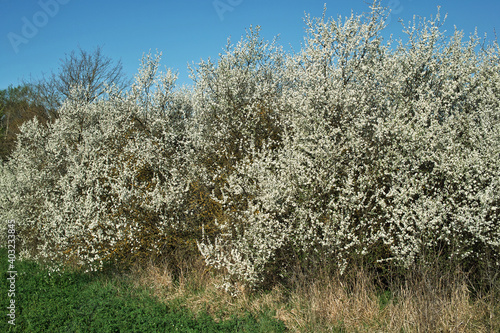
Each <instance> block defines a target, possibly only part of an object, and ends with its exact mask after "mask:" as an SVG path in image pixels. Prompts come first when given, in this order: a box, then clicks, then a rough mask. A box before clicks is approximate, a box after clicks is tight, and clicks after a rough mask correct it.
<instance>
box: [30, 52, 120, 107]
mask: <svg viewBox="0 0 500 333" xmlns="http://www.w3.org/2000/svg"><path fill="white" fill-rule="evenodd" d="M106 85H115V86H116V87H117V88H118V89H119V90H122V89H124V88H126V87H127V86H128V85H129V81H128V80H127V78H126V77H125V74H124V72H123V66H122V63H121V61H118V62H115V61H113V60H112V59H111V58H109V57H106V56H104V55H103V53H102V47H101V46H97V47H96V49H95V50H94V51H93V52H88V51H85V50H83V49H81V48H78V51H74V50H73V51H72V52H71V53H70V54H66V56H65V58H64V59H61V65H60V67H59V71H58V72H57V73H54V72H52V74H51V75H50V76H49V77H48V78H47V77H44V78H43V79H41V80H40V81H38V82H36V83H34V84H33V86H34V88H35V90H36V93H37V95H38V97H39V98H40V99H41V102H42V103H43V105H45V107H46V108H47V110H50V111H55V110H57V108H58V107H59V106H60V105H61V104H62V102H63V101H64V100H65V99H66V98H68V97H70V96H71V91H72V89H73V88H75V87H78V88H79V89H80V92H81V94H82V96H80V97H83V100H85V101H86V102H92V101H94V100H95V99H97V98H99V97H100V96H101V95H103V94H104V93H105V87H106Z"/></svg>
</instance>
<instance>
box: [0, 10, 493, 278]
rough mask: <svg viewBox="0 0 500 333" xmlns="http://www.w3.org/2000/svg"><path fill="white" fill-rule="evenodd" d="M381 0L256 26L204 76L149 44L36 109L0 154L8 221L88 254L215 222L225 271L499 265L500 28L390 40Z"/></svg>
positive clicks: (212, 255)
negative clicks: (128, 65)
mask: <svg viewBox="0 0 500 333" xmlns="http://www.w3.org/2000/svg"><path fill="white" fill-rule="evenodd" d="M379 3H380V2H379V1H375V2H374V6H373V7H372V12H371V13H368V14H364V15H360V16H354V15H352V16H351V17H350V18H346V19H344V20H342V19H341V18H338V19H337V20H333V19H326V18H325V16H323V17H322V18H319V19H311V18H306V26H307V37H306V39H305V43H304V47H303V49H302V50H301V52H299V53H297V54H292V55H286V54H284V53H283V51H282V49H281V48H279V47H277V46H276V45H275V42H273V43H266V42H264V41H262V39H261V38H260V37H259V28H258V27H257V28H256V29H254V28H250V30H249V33H248V34H247V36H246V38H245V39H242V40H241V41H240V42H239V43H238V44H237V45H235V46H234V45H231V44H230V43H228V46H227V50H226V52H225V53H224V54H221V55H220V57H219V60H218V62H217V63H214V62H212V61H210V60H208V61H204V62H201V63H200V64H199V65H198V66H197V67H196V68H195V69H192V78H193V80H194V82H195V84H194V87H193V88H192V90H186V89H185V90H177V91H174V90H173V85H174V82H175V76H174V75H173V74H172V73H170V72H168V73H167V74H165V75H163V76H159V75H157V68H158V61H159V58H153V57H151V56H147V57H145V59H144V61H143V67H142V69H141V70H140V72H139V75H138V77H137V79H136V84H135V85H134V86H133V87H132V88H131V89H130V91H129V92H128V93H126V94H118V93H116V92H114V91H113V89H112V88H110V90H109V93H108V95H107V98H106V99H103V100H100V101H97V102H94V103H90V104H89V103H84V102H79V99H78V98H73V99H70V101H68V102H67V103H66V104H65V105H64V106H63V108H62V109H61V110H60V111H59V113H60V118H59V119H57V120H56V121H55V122H54V123H52V124H49V125H48V127H47V128H45V127H43V126H40V125H38V124H37V123H36V121H33V122H30V123H27V124H25V125H24V127H23V128H22V133H21V135H20V136H19V141H18V147H17V150H16V151H15V153H14V155H13V156H12V159H11V160H10V161H9V162H8V163H7V164H6V165H3V166H1V168H0V172H1V178H0V202H1V204H2V207H6V209H4V210H3V211H2V212H1V214H2V216H1V219H2V221H6V220H8V219H10V218H16V219H17V220H18V221H20V222H21V223H22V228H20V229H19V232H20V233H21V234H22V237H23V240H24V242H25V244H27V245H30V246H32V247H34V248H36V249H37V251H36V253H38V254H39V256H40V257H46V258H51V259H68V258H75V259H77V260H79V261H80V262H81V263H83V264H86V265H89V266H90V267H93V268H97V267H99V265H101V264H102V262H103V260H106V259H108V258H111V257H113V255H115V252H116V251H130V252H131V253H135V252H148V251H151V252H154V253H158V254H162V253H163V252H162V249H163V246H164V242H165V239H166V237H167V236H168V234H169V233H171V232H174V231H176V230H188V231H189V229H190V228H192V229H193V228H194V229H196V228H199V229H200V230H201V228H202V226H204V227H205V231H206V233H205V234H204V235H203V236H201V235H200V238H198V239H195V240H196V241H197V242H198V248H199V250H200V252H201V254H202V255H203V256H204V257H205V259H206V262H207V263H208V264H209V265H212V266H214V267H216V268H219V269H222V270H224V271H225V272H226V273H227V277H228V280H227V283H226V284H225V285H226V286H228V287H229V286H231V283H233V282H235V281H239V282H243V283H246V284H248V285H250V286H257V285H259V284H261V283H263V282H266V281H269V280H272V279H274V278H276V277H277V276H285V275H286V274H287V272H288V271H289V269H290V268H291V267H292V266H293V265H296V264H297V263H298V262H299V263H304V265H305V266H307V263H318V262H319V263H328V264H334V265H336V267H338V269H340V270H345V269H346V268H347V267H348V266H349V264H350V263H351V262H353V261H355V260H362V261H363V262H365V263H367V262H368V263H373V264H376V263H380V264H390V265H398V266H402V267H408V266H410V265H412V264H413V263H415V262H416V261H417V260H427V259H429V255H435V256H437V255H440V256H441V257H442V258H444V259H446V260H453V261H455V262H463V263H464V265H475V264H480V263H488V265H494V266H495V267H496V268H498V267H499V266H500V223H499V201H500V195H499V194H500V191H499V190H500V183H499V180H500V170H499V168H500V164H499V163H498V161H499V159H500V58H499V53H500V52H499V51H500V49H499V45H498V43H494V44H492V45H490V46H485V45H482V44H481V40H480V39H479V38H478V37H477V36H471V38H470V39H469V40H468V41H467V42H464V41H463V36H462V33H461V32H459V31H455V33H454V34H453V36H451V37H446V36H445V34H444V33H443V32H441V31H440V24H441V20H440V17H439V15H437V16H436V18H434V19H433V20H431V21H423V22H419V23H418V22H417V23H413V25H412V26H409V27H407V28H405V32H406V34H407V39H406V40H405V41H403V40H400V41H397V42H394V41H392V40H389V41H387V42H384V41H383V38H382V37H381V31H382V30H383V28H384V17H386V12H385V11H384V10H383V9H382V8H380V6H378V4H379ZM75 96H77V92H75ZM193 204H194V206H193ZM5 217H8V218H5ZM194 234H196V233H193V235H194Z"/></svg>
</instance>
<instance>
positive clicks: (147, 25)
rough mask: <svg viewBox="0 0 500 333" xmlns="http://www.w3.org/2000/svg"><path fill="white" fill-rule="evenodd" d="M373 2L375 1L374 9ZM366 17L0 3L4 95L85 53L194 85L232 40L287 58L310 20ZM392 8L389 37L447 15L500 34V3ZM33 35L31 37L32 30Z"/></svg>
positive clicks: (228, 8) (184, 2)
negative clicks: (153, 64) (97, 52)
mask: <svg viewBox="0 0 500 333" xmlns="http://www.w3.org/2000/svg"><path fill="white" fill-rule="evenodd" d="M370 2H371V1H370ZM325 3H326V5H327V16H334V17H337V15H339V14H340V15H342V16H346V15H350V12H351V10H353V11H354V12H355V13H361V12H363V11H368V4H366V2H365V0H351V1H346V0H335V1H331V0H286V1H273V0H266V1H263V0H215V1H214V0H176V1H173V0H142V1H138V0H136V1H127V0H120V1H118V0H102V1H95V0H85V1H84V0H0V38H1V39H0V40H1V41H0V89H5V88H7V87H8V86H9V85H10V84H12V85H17V84H19V83H20V81H19V80H20V79H22V78H25V79H28V78H29V77H30V75H31V76H33V77H35V78H36V77H40V75H41V74H42V73H43V72H45V73H50V71H51V70H54V71H56V70H57V68H58V65H59V63H60V59H61V58H64V55H65V54H67V53H70V52H71V51H72V50H75V49H77V48H78V47H81V48H82V49H84V50H89V51H91V50H93V49H94V48H95V47H96V46H97V45H101V46H103V53H104V55H106V56H109V57H111V58H112V59H114V60H119V59H121V61H122V63H123V66H124V70H125V72H126V74H127V75H128V76H130V77H132V76H133V75H134V74H135V73H136V70H137V68H138V66H139V63H140V58H141V57H142V54H143V53H145V52H146V53H147V52H148V51H149V50H152V51H153V53H154V51H155V50H156V49H158V50H159V51H162V52H163V58H162V65H163V66H167V67H169V68H172V69H174V70H178V72H179V81H178V83H179V84H183V83H187V84H189V83H191V81H190V79H189V77H188V70H187V64H188V63H192V62H195V63H198V62H199V61H200V59H207V58H208V57H212V58H216V57H217V55H218V54H219V52H221V51H222V49H223V47H224V46H225V45H226V41H227V38H228V37H229V36H231V37H232V41H233V42H237V41H238V40H239V39H240V38H241V36H242V35H243V34H244V33H245V28H248V27H249V26H250V25H254V26H255V25H260V26H261V27H262V35H263V37H264V38H266V39H269V40H271V39H272V38H273V37H274V36H275V35H278V34H280V36H281V37H280V42H279V43H280V44H281V45H283V47H284V49H285V50H286V51H288V50H290V45H291V46H293V48H294V49H295V50H296V51H298V50H299V49H300V45H301V43H302V41H303V39H304V23H303V18H304V12H307V13H310V14H311V15H312V16H321V14H322V11H323V5H324V4H325ZM383 4H384V5H386V6H388V7H392V8H393V11H394V13H393V15H392V16H391V21H390V23H389V26H388V28H387V33H394V34H397V33H400V31H401V25H400V24H399V23H398V18H402V19H403V20H404V21H405V22H408V21H409V20H411V19H412V17H413V15H414V14H416V15H420V16H425V17H429V16H430V15H435V14H436V11H437V6H438V5H440V6H441V13H442V14H444V13H448V19H447V24H446V26H445V27H446V29H447V30H448V31H449V32H451V31H453V26H454V25H456V26H457V28H459V29H460V30H464V32H465V34H466V36H468V35H469V34H470V33H471V32H473V31H474V28H475V27H477V28H478V32H479V34H480V35H481V36H482V35H483V34H484V33H487V34H488V36H489V38H491V39H493V37H494V29H495V28H496V29H497V30H499V32H500V1H499V0H475V1H466V0H385V1H383ZM30 28H31V29H30Z"/></svg>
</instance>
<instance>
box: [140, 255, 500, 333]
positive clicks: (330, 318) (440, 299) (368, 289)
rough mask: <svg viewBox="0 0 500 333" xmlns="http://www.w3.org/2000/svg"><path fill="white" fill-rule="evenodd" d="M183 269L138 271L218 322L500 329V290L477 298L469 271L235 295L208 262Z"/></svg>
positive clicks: (143, 282) (307, 282) (300, 284)
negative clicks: (384, 283) (251, 319)
mask: <svg viewBox="0 0 500 333" xmlns="http://www.w3.org/2000/svg"><path fill="white" fill-rule="evenodd" d="M179 266H180V267H175V268H173V267H169V266H168V265H166V264H162V265H153V264H150V265H148V266H147V267H145V268H138V267H136V269H135V270H134V271H133V272H132V276H131V277H132V278H133V280H134V282H135V284H136V286H141V287H147V288H149V289H150V290H151V294H152V295H154V296H156V297H157V298H158V299H159V300H161V301H164V302H167V303H173V304H176V305H182V306H185V307H187V308H189V309H191V310H192V311H194V312H199V311H207V312H208V313H209V314H210V315H212V316H213V317H215V318H217V319H218V320H222V319H227V318H229V317H230V316H231V315H243V314H244V313H248V312H250V313H254V314H258V313H261V312H269V311H271V312H273V313H274V314H275V317H276V318H278V319H280V320H282V321H283V322H284V323H285V325H286V326H287V328H288V329H289V330H290V331H292V332H398V333H399V332H500V304H499V303H500V302H499V300H498V297H497V296H498V295H499V294H500V293H499V291H498V290H492V291H489V292H488V293H486V294H482V295H476V296H473V293H472V291H471V288H470V287H469V285H470V284H469V282H468V280H467V277H466V276H465V275H464V274H461V273H454V274H451V273H449V272H448V273H447V274H446V275H444V276H443V275H439V274H434V275H433V274H431V273H430V272H424V273H419V274H416V273H415V274H413V273H411V274H410V273H408V277H407V279H406V282H405V283H399V284H394V285H393V286H391V287H390V288H389V289H388V290H386V291H385V292H381V291H380V290H379V289H377V287H376V284H375V281H376V279H373V276H372V275H370V274H368V273H366V272H364V271H363V270H361V269H360V270H357V271H356V272H355V273H353V274H351V275H350V276H329V275H326V274H319V275H316V278H315V279H314V280H311V279H307V278H305V277H299V278H297V279H295V280H294V281H293V282H292V283H291V284H292V285H293V286H289V287H288V288H285V287H284V286H280V285H278V286H275V287H274V288H272V290H268V291H261V292H249V291H247V290H245V289H244V288H241V290H240V291H241V292H240V294H239V296H237V297H232V296H231V295H229V294H228V293H226V292H224V291H222V290H220V289H219V288H217V287H216V285H218V284H220V283H221V282H222V276H221V275H220V274H217V273H216V272H214V271H211V270H209V269H207V267H206V266H205V265H204V263H203V261H202V260H201V259H199V258H194V259H193V258H192V259H190V260H188V261H184V262H183V264H181V265H179Z"/></svg>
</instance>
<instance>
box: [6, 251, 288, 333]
mask: <svg viewBox="0 0 500 333" xmlns="http://www.w3.org/2000/svg"><path fill="white" fill-rule="evenodd" d="M7 265H8V262H7V251H6V250H5V249H1V250H0V273H1V279H0V295H1V296H0V313H1V316H0V318H1V319H0V332H99V333H105V332H283V331H285V326H284V324H283V323H282V322H280V321H277V320H276V319H274V318H272V316H271V315H270V314H266V313H262V314H260V315H259V316H255V315H251V314H246V315H245V316H243V317H233V318H231V319H229V320H226V321H222V322H215V321H214V320H213V319H212V318H211V317H210V316H209V315H208V314H206V313H204V312H202V313H197V314H194V313H192V312H191V311H189V310H188V309H185V308H183V307H182V306H181V305H180V306H178V307H175V308H173V307H171V305H170V307H169V306H168V305H166V304H163V303H160V302H159V301H157V300H155V299H153V298H152V297H150V295H148V293H147V290H145V289H137V288H134V287H132V286H131V282H130V281H127V279H126V278H122V277H119V276H117V275H116V274H111V273H92V274H88V273H87V274H84V273H79V272H72V271H64V272H62V273H52V274H51V275H49V274H48V272H47V271H46V270H44V269H42V268H41V267H40V266H39V265H38V264H37V263H35V262H29V261H16V262H15V269H16V270H17V272H18V275H17V277H16V283H15V288H16V294H15V298H14V299H15V305H16V312H15V314H16V319H15V323H16V325H15V326H13V325H11V324H9V323H8V320H9V318H8V317H7V313H8V310H7V306H8V305H9V302H10V299H11V298H10V297H9V296H8V290H9V281H8V280H7V277H8V276H9V275H8V274H7V267H8V266H7Z"/></svg>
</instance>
